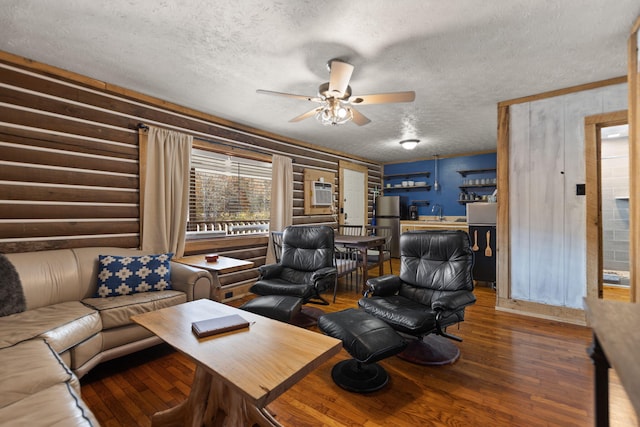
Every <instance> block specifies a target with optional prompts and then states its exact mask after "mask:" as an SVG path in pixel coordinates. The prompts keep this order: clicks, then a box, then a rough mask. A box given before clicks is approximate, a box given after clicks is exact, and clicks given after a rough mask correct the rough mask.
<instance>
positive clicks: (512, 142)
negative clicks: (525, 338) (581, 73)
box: [509, 84, 627, 308]
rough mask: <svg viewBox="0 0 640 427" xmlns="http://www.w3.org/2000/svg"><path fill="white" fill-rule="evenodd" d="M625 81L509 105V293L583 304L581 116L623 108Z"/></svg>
mask: <svg viewBox="0 0 640 427" xmlns="http://www.w3.org/2000/svg"><path fill="white" fill-rule="evenodd" d="M626 108H627V85H626V84H618V85H612V86H606V87H601V88H597V89H592V90H588V91H582V92H575V93H571V94H567V95H562V96H557V97H553V98H545V99H541V100H537V101H532V102H527V103H522V104H516V105H512V106H510V123H509V208H510V212H509V224H510V230H509V231H510V245H509V246H510V247H509V251H510V255H511V269H510V272H511V280H510V282H511V298H512V299H514V300H523V301H531V302H537V303H543V304H549V305H555V306H566V307H571V308H582V298H583V297H584V296H585V295H586V289H587V286H586V264H587V259H586V223H585V217H586V210H585V209H586V204H585V196H577V195H576V184H582V183H584V182H585V159H584V118H585V117H586V116H591V115H594V114H601V113H606V112H613V111H619V110H625V109H626Z"/></svg>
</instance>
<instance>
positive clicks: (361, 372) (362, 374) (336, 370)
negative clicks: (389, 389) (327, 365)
mask: <svg viewBox="0 0 640 427" xmlns="http://www.w3.org/2000/svg"><path fill="white" fill-rule="evenodd" d="M331 378H333V381H334V382H335V383H336V384H338V385H339V386H340V387H342V388H343V389H345V390H347V391H351V392H354V393H371V392H374V391H377V390H380V389H381V388H382V387H384V386H385V385H387V383H388V382H389V375H388V374H387V371H385V370H384V368H383V367H382V366H380V365H378V364H377V363H367V364H364V363H361V362H358V361H357V360H355V359H347V360H343V361H342V362H339V363H337V364H336V365H335V366H334V367H333V369H331Z"/></svg>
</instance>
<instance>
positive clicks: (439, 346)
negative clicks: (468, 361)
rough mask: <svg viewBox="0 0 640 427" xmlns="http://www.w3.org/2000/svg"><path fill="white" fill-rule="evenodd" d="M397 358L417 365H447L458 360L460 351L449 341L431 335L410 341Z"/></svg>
mask: <svg viewBox="0 0 640 427" xmlns="http://www.w3.org/2000/svg"><path fill="white" fill-rule="evenodd" d="M397 356H398V357H399V358H401V359H403V360H406V361H407V362H411V363H416V364H418V365H427V366H439V365H449V364H451V363H454V362H455V361H456V360H458V358H459V357H460V349H459V348H458V347H457V346H456V345H455V344H454V343H453V342H452V341H451V340H449V339H447V338H443V337H441V336H438V335H433V334H432V335H427V336H426V337H424V338H423V339H421V340H415V341H410V342H409V345H408V346H407V348H405V349H404V351H402V352H400V353H398V354H397Z"/></svg>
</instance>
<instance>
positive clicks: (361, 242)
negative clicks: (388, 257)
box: [334, 234, 387, 294]
mask: <svg viewBox="0 0 640 427" xmlns="http://www.w3.org/2000/svg"><path fill="white" fill-rule="evenodd" d="M386 242H387V237H386V236H348V235H344V234H336V235H335V237H334V243H335V245H336V246H342V247H346V248H356V249H358V250H359V251H360V260H361V263H362V264H361V266H362V293H363V294H364V293H365V291H366V289H367V279H368V277H369V275H368V259H369V258H368V251H369V249H375V250H377V251H378V253H380V254H382V252H383V250H384V244H385V243H386ZM378 274H379V275H380V276H382V275H383V274H384V257H382V256H379V257H378Z"/></svg>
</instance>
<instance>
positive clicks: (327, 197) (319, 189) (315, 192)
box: [311, 181, 333, 206]
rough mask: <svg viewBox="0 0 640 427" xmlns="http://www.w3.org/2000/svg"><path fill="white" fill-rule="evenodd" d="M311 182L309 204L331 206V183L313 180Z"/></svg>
mask: <svg viewBox="0 0 640 427" xmlns="http://www.w3.org/2000/svg"><path fill="white" fill-rule="evenodd" d="M311 184H312V185H311V204H312V205H313V206H331V205H332V204H333V188H332V187H333V185H331V184H329V183H328V182H321V181H314V182H312V183H311Z"/></svg>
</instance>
